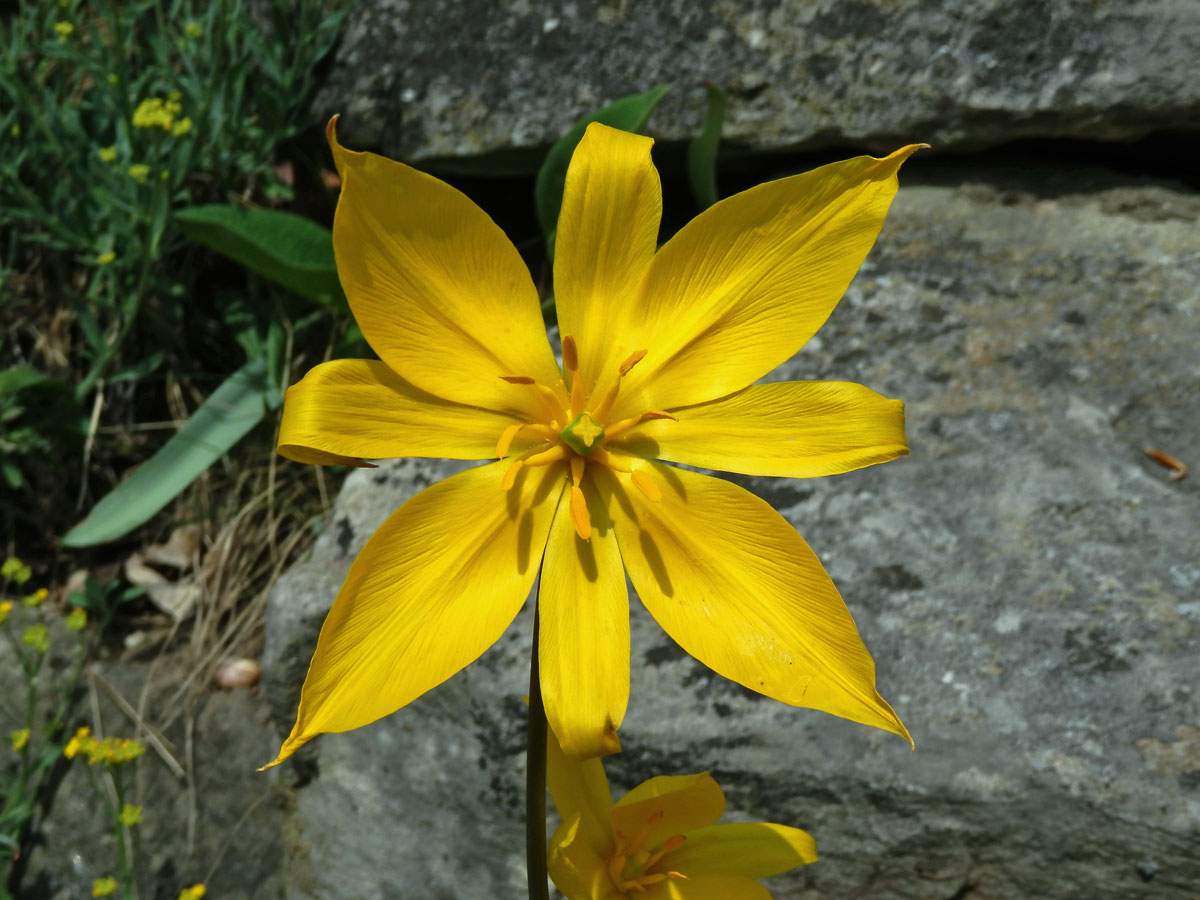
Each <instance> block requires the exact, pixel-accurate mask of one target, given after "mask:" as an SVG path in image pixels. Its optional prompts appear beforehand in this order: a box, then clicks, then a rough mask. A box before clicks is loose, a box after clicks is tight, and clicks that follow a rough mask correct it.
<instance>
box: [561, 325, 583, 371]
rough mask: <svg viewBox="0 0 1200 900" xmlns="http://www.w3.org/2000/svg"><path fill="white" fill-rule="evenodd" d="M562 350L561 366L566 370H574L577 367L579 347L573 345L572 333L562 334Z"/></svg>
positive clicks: (573, 337)
mask: <svg viewBox="0 0 1200 900" xmlns="http://www.w3.org/2000/svg"><path fill="white" fill-rule="evenodd" d="M562 351H563V368H564V369H566V370H567V371H568V372H574V371H576V370H577V369H578V368H579V348H578V347H577V346H575V336H574V335H570V334H567V335H563V339H562Z"/></svg>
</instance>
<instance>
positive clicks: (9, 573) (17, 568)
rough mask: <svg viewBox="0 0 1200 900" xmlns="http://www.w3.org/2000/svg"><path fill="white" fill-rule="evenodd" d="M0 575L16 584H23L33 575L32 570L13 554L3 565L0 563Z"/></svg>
mask: <svg viewBox="0 0 1200 900" xmlns="http://www.w3.org/2000/svg"><path fill="white" fill-rule="evenodd" d="M0 577H3V578H7V579H8V580H9V581H13V582H15V583H17V584H24V583H25V582H27V581H28V580H29V579H30V578H32V577H33V570H32V569H30V568H29V566H27V565H25V563H23V562H21V561H20V560H19V559H17V558H16V557H15V556H10V557H9V558H8V559H6V560H5V561H4V564H3V565H0Z"/></svg>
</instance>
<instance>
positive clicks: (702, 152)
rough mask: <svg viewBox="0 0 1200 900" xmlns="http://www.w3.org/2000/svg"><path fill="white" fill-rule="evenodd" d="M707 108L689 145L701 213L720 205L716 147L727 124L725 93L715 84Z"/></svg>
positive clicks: (690, 173)
mask: <svg viewBox="0 0 1200 900" xmlns="http://www.w3.org/2000/svg"><path fill="white" fill-rule="evenodd" d="M704 90H705V93H706V94H707V95H708V106H707V108H706V109H705V110H704V126H703V127H702V128H701V129H700V133H699V134H698V135H696V137H694V138H693V139H692V141H691V143H689V144H688V150H687V174H688V185H689V186H690V187H691V189H692V198H693V199H694V200H695V201H696V206H698V207H699V208H700V209H701V210H705V209H708V208H709V207H710V206H712V205H713V204H714V203H716V202H717V199H718V197H717V146H718V145H719V144H720V142H721V127H722V126H723V125H724V124H725V92H724V91H723V90H721V88H719V87H717V86H716V85H715V84H706V85H705V86H704Z"/></svg>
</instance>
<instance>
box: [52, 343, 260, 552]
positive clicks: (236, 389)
mask: <svg viewBox="0 0 1200 900" xmlns="http://www.w3.org/2000/svg"><path fill="white" fill-rule="evenodd" d="M277 399H278V395H277V393H276V392H274V391H272V390H271V385H270V382H269V379H268V377H267V361H266V360H265V359H264V358H262V357H259V358H257V359H252V360H251V361H250V362H248V363H246V364H245V365H244V366H242V367H241V368H240V369H238V370H237V371H236V372H234V373H233V374H232V375H230V376H229V377H228V378H227V379H225V381H224V382H222V384H221V385H220V387H218V388H217V389H216V390H215V391H213V393H212V396H210V397H209V398H208V399H207V400H205V401H204V402H203V403H202V404H200V406H199V408H198V409H197V410H196V411H195V412H194V413H193V414H192V417H191V418H190V419H188V420H187V422H185V423H184V425H183V427H182V428H181V429H179V431H178V433H177V434H176V435H175V436H174V437H173V438H171V439H170V440H169V441H167V443H166V444H165V445H164V446H163V447H162V449H161V450H159V451H158V452H157V453H155V454H154V456H152V457H151V458H150V459H149V460H148V461H147V462H146V463H145V464H144V465H143V466H142V467H141V468H139V469H138V470H137V471H136V472H134V473H133V474H132V475H131V476H130V477H128V478H126V479H125V480H124V481H123V482H121V484H119V485H117V487H116V488H114V489H113V490H112V491H111V492H109V494H107V495H106V496H105V497H103V498H102V499H101V500H100V502H99V503H97V504H96V505H95V506H94V507H93V508H92V511H91V512H90V513H88V516H87V518H85V519H84V520H83V521H82V522H80V523H79V524H78V525H76V526H75V527H74V528H72V529H71V530H70V531H69V532H68V533H67V535H66V536H65V537H64V538H63V539H62V543H63V545H64V546H67V547H91V546H94V545H96V544H105V543H108V542H109V541H115V540H117V539H118V538H120V537H124V536H125V535H126V534H128V533H129V532H130V531H132V530H133V529H135V528H137V527H138V526H139V525H141V524H143V523H145V522H146V521H148V520H149V519H150V517H151V516H153V515H154V514H155V513H157V512H158V511H159V510H161V509H162V508H163V507H164V506H166V505H167V504H168V503H170V502H171V501H172V500H174V499H175V497H177V496H178V495H179V493H180V492H181V491H182V490H183V489H184V488H186V487H187V486H188V485H189V484H191V483H192V482H193V481H195V480H196V478H197V477H199V476H200V474H201V473H202V472H204V470H205V469H207V468H208V467H209V466H211V465H212V464H213V463H215V462H216V461H217V460H218V459H220V458H221V457H222V456H224V455H225V454H226V453H227V452H228V451H229V450H230V449H231V448H232V447H233V446H234V445H235V444H237V442H238V441H240V440H241V439H242V437H243V436H244V435H245V434H246V433H247V432H248V431H249V430H250V429H251V428H253V427H254V426H255V425H257V424H258V423H259V422H261V421H262V419H263V416H265V415H266V414H267V413H268V412H269V411H270V410H271V409H273V408H274V407H275V406H277V405H278V403H277V402H274V401H276V400H277Z"/></svg>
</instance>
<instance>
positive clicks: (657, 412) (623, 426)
mask: <svg viewBox="0 0 1200 900" xmlns="http://www.w3.org/2000/svg"><path fill="white" fill-rule="evenodd" d="M650 419H670V420H671V421H672V422H678V421H679V420H678V419H677V418H675V417H674V416H673V415H671V414H670V413H669V412H664V411H663V410H661V409H648V410H646V411H645V412H643V413H640V414H638V415H636V416H630V417H629V418H628V419H621V421H619V422H614V423H613V424H612V425H609V426H608V427H607V428H605V429H604V434H605V436H606V437H610V438H612V437H616V436H617V435H618V434H621V433H623V432H626V431H628V430H629V429H630V428H632V427H633V426H634V425H641V424H642V423H643V422H646V421H648V420H650Z"/></svg>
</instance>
